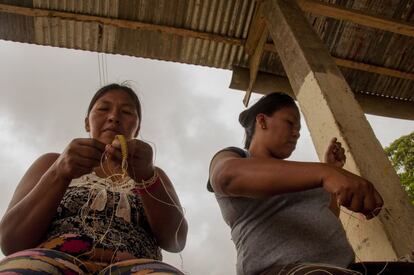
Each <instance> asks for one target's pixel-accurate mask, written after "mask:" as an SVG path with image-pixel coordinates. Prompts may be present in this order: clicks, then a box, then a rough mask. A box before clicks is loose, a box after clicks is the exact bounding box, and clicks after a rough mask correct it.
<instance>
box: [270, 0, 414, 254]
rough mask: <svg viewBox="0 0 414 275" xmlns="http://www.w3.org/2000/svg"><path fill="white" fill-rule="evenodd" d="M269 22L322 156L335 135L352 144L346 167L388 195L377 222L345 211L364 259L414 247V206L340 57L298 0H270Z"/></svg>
mask: <svg viewBox="0 0 414 275" xmlns="http://www.w3.org/2000/svg"><path fill="white" fill-rule="evenodd" d="M265 4H266V5H267V6H266V8H265V10H266V11H267V13H266V17H265V18H266V21H267V26H268V29H269V32H270V35H271V37H272V39H273V42H274V44H275V45H276V47H277V52H278V53H279V56H280V59H281V61H282V64H283V66H284V68H285V71H286V74H287V76H288V78H289V82H290V84H291V85H292V88H293V91H294V93H295V95H296V98H297V99H298V101H299V105H300V106H301V110H302V112H303V114H304V115H305V119H306V123H307V125H308V128H309V130H310V132H311V136H312V139H313V142H314V144H315V147H316V150H317V152H318V155H319V158H320V159H322V158H323V153H324V151H325V150H326V147H327V146H328V142H329V140H330V139H331V138H332V137H338V138H339V140H340V141H341V142H342V144H343V145H344V147H345V149H346V154H347V164H346V166H345V168H346V169H347V170H350V171H352V172H354V173H357V174H359V175H362V176H363V177H364V178H367V179H369V180H370V181H371V182H372V183H373V184H374V185H375V187H376V188H377V190H378V191H379V192H380V193H381V195H382V196H383V198H384V201H385V204H384V208H383V210H382V211H381V214H380V215H379V218H375V219H373V220H371V221H360V220H359V219H356V218H354V217H349V216H343V215H342V218H343V219H342V220H343V222H344V227H345V229H346V230H347V233H348V238H349V239H350V242H351V244H352V245H353V247H354V249H355V251H356V253H357V256H358V259H361V260H392V259H395V258H396V257H400V256H403V255H406V254H408V253H410V252H411V251H412V249H413V247H414V207H413V206H412V205H411V204H410V202H409V200H408V197H407V195H406V194H405V192H404V191H403V189H402V188H401V185H400V183H399V179H398V176H397V175H396V173H395V171H394V169H393V167H392V166H391V164H390V162H389V161H388V159H387V157H386V155H385V153H384V151H383V149H382V147H381V145H380V143H379V142H378V140H377V139H376V137H375V135H374V133H373V131H372V128H371V126H370V125H369V123H368V121H367V120H366V118H365V116H364V113H363V111H362V109H361V107H360V106H359V105H358V103H357V102H356V100H355V98H354V96H353V93H352V91H351V90H350V88H349V86H348V84H347V83H346V81H345V79H344V77H343V76H342V74H341V72H340V71H339V69H338V68H337V66H336V64H335V61H334V60H333V58H332V57H331V56H330V55H329V52H328V50H327V49H326V47H325V45H324V44H323V43H322V42H321V40H320V39H319V38H318V36H317V35H316V33H315V32H314V31H313V29H312V27H311V26H310V25H309V23H308V22H307V20H306V18H305V17H304V15H303V13H302V11H301V10H300V8H299V6H298V5H297V3H296V1H292V0H268V1H267V2H266V3H265Z"/></svg>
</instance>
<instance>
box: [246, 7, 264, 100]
mask: <svg viewBox="0 0 414 275" xmlns="http://www.w3.org/2000/svg"><path fill="white" fill-rule="evenodd" d="M262 2H263V1H261V0H259V1H257V2H256V10H255V12H254V15H253V19H252V22H251V24H250V27H249V33H248V35H247V40H246V45H245V50H246V52H247V54H248V55H249V69H250V74H249V85H248V87H247V89H246V94H245V96H244V99H243V104H244V106H246V107H247V105H248V104H249V100H250V95H251V93H252V88H253V85H254V82H255V81H256V75H257V72H258V71H259V67H260V61H261V60H262V55H263V51H264V45H265V44H266V40H267V37H268V36H269V32H268V31H267V29H266V22H265V20H264V12H263V5H262Z"/></svg>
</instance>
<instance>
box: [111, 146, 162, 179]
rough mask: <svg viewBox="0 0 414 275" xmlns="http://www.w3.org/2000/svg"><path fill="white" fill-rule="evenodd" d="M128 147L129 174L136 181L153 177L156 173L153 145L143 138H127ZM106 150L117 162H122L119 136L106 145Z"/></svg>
mask: <svg viewBox="0 0 414 275" xmlns="http://www.w3.org/2000/svg"><path fill="white" fill-rule="evenodd" d="M127 147H128V159H127V162H128V175H129V176H130V177H131V178H132V179H134V180H135V181H136V182H141V181H143V180H148V179H149V178H151V177H152V176H153V175H154V163H153V151H152V147H151V145H149V144H148V143H146V142H144V141H142V140H138V139H131V140H127ZM106 152H107V153H108V154H109V155H110V156H111V158H112V159H113V160H114V161H115V162H117V163H119V164H121V163H122V153H121V143H120V142H119V140H118V139H117V138H116V139H114V141H113V142H112V144H109V145H107V146H106Z"/></svg>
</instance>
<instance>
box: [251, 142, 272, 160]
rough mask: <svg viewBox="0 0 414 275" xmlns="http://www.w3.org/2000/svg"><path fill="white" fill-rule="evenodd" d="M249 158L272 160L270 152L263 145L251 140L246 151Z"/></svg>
mask: <svg viewBox="0 0 414 275" xmlns="http://www.w3.org/2000/svg"><path fill="white" fill-rule="evenodd" d="M248 151H249V153H250V156H252V157H254V158H273V156H272V154H271V152H270V151H269V150H268V149H267V148H266V147H265V146H263V144H261V143H259V142H257V141H256V140H252V142H251V143H250V146H249V149H248Z"/></svg>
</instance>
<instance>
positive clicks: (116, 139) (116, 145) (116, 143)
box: [111, 138, 121, 148]
mask: <svg viewBox="0 0 414 275" xmlns="http://www.w3.org/2000/svg"><path fill="white" fill-rule="evenodd" d="M111 145H112V146H113V147H115V148H121V142H120V141H119V139H118V138H115V139H114V140H113V141H112V143H111Z"/></svg>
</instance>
